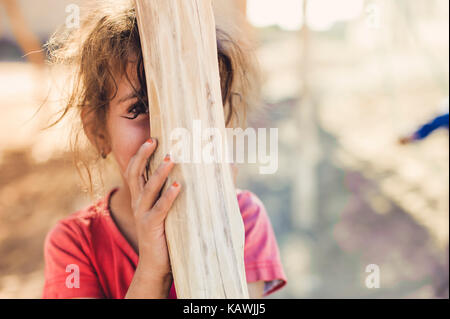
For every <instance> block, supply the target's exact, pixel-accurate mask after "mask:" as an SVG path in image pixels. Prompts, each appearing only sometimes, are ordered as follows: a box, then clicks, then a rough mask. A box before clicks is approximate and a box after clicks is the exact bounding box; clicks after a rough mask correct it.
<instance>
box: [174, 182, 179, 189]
mask: <svg viewBox="0 0 450 319" xmlns="http://www.w3.org/2000/svg"><path fill="white" fill-rule="evenodd" d="M172 186H173V187H175V188H176V187H178V186H180V185H179V184H178V183H177V182H173V184H172Z"/></svg>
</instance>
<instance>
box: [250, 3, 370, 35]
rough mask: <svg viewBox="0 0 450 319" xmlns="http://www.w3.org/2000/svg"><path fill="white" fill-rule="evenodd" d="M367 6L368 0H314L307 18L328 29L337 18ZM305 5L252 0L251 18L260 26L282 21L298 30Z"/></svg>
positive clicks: (316, 27) (320, 28)
mask: <svg viewBox="0 0 450 319" xmlns="http://www.w3.org/2000/svg"><path fill="white" fill-rule="evenodd" d="M363 6H364V0H310V1H309V4H308V12H307V22H308V25H309V26H310V27H311V28H312V29H314V30H318V31H323V30H327V29H329V28H331V27H332V26H333V24H334V23H335V22H338V21H345V20H351V19H355V18H357V17H358V16H360V15H361V14H362V12H363ZM302 7H303V1H302V0H248V2H247V12H248V19H249V20H250V22H251V23H252V24H253V25H254V26H256V27H264V26H270V25H278V26H280V27H281V28H283V29H285V30H297V29H299V28H300V27H301V26H302V24H303V21H302Z"/></svg>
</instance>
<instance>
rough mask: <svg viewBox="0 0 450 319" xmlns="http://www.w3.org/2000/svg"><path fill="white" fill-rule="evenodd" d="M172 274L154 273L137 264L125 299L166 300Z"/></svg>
mask: <svg viewBox="0 0 450 319" xmlns="http://www.w3.org/2000/svg"><path fill="white" fill-rule="evenodd" d="M172 282H173V279H172V274H171V273H170V272H169V273H162V272H158V271H154V270H153V269H152V268H150V267H146V266H145V265H143V264H141V263H139V264H138V266H137V267H136V271H135V273H134V277H133V281H132V283H131V285H130V288H129V289H128V293H127V296H126V298H139V299H167V298H168V297H169V292H170V288H171V286H172Z"/></svg>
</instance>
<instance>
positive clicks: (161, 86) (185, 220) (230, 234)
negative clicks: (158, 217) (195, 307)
mask: <svg viewBox="0 0 450 319" xmlns="http://www.w3.org/2000/svg"><path fill="white" fill-rule="evenodd" d="M135 3H136V10H137V17H138V26H139V29H140V37H141V44H142V51H143V55H144V65H145V70H146V80H147V87H148V94H149V111H150V124H151V136H152V137H155V138H157V139H158V143H159V146H158V150H157V152H156V153H155V155H154V157H153V159H152V161H151V164H150V171H152V172H153V171H154V170H155V169H156V168H157V166H158V165H159V163H161V161H162V159H163V157H164V156H165V154H167V153H170V149H171V142H170V135H171V132H172V131H173V130H174V129H175V128H186V129H187V130H188V131H189V132H191V134H192V133H193V126H194V125H193V123H194V120H200V121H201V125H202V127H203V128H207V127H210V128H218V129H219V130H220V131H221V132H222V134H223V136H225V120H224V114H223V105H222V98H221V90H220V80H219V68H218V58H217V44H216V33H215V21H214V15H213V10H212V4H211V0H182V1H180V0H163V1H161V0H136V2H135ZM175 180H176V181H178V182H180V184H181V185H182V192H181V193H180V195H179V196H178V198H177V200H176V201H175V203H174V206H173V208H172V209H171V211H170V212H169V215H168V217H167V219H166V238H167V244H168V248H169V254H170V260H171V265H172V272H173V276H174V282H175V287H176V292H177V296H178V298H248V291H247V284H246V279H245V266H244V236H245V233H244V225H243V221H242V217H241V215H240V211H239V206H238V202H237V197H236V190H235V187H234V184H233V180H232V173H231V169H230V165H229V164H228V163H212V164H205V163H203V164H198V163H178V164H177V166H176V168H175V169H174V171H173V172H172V174H171V175H170V176H169V179H168V183H167V185H171V184H172V182H173V181H175Z"/></svg>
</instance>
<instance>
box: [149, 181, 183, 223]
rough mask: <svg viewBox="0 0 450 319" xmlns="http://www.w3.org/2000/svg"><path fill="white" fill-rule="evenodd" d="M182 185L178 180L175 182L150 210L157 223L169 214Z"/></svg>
mask: <svg viewBox="0 0 450 319" xmlns="http://www.w3.org/2000/svg"><path fill="white" fill-rule="evenodd" d="M180 190H181V185H180V184H178V183H177V182H174V183H173V184H172V185H171V186H170V187H169V188H168V189H167V190H166V191H165V192H164V193H163V194H162V195H161V197H160V198H159V199H158V201H157V202H156V204H155V206H153V208H152V209H151V211H150V214H151V215H152V216H151V218H152V220H154V221H155V222H156V223H160V222H163V221H164V219H166V217H167V214H168V213H169V210H170V208H171V207H172V205H173V202H174V201H175V199H176V198H177V196H178V194H179V193H180Z"/></svg>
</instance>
